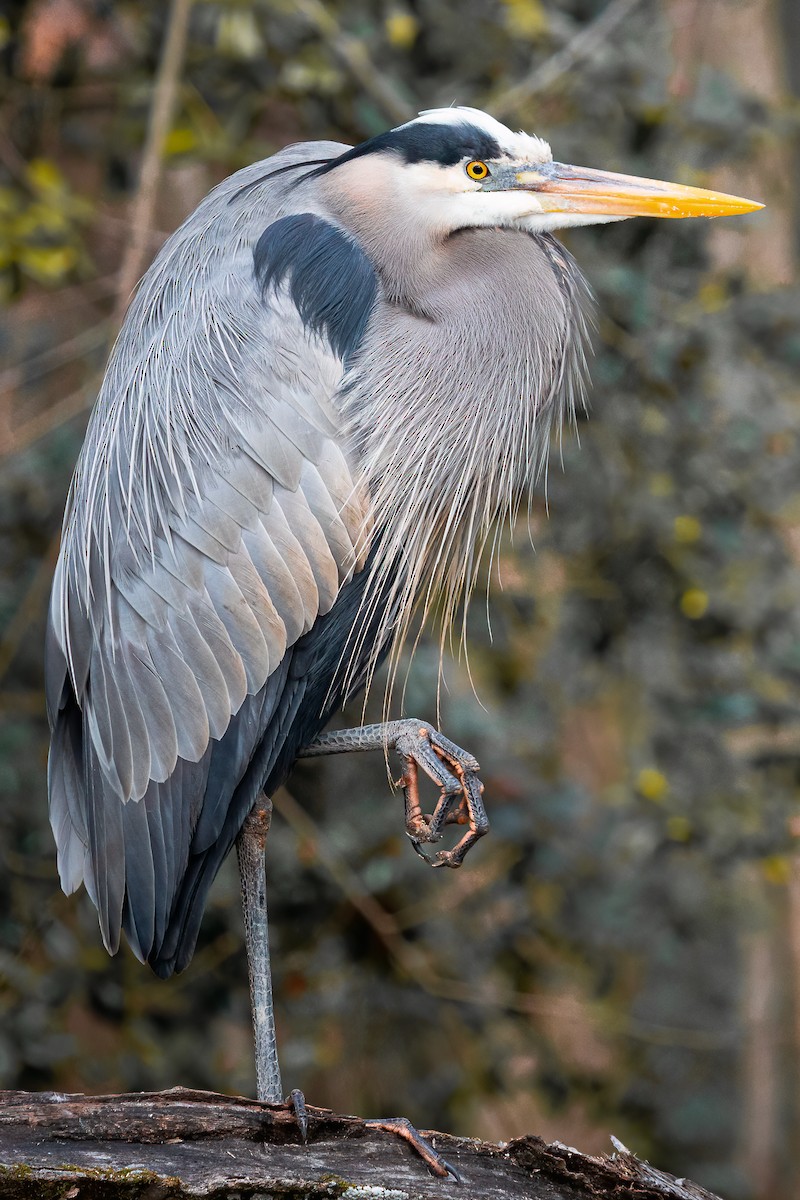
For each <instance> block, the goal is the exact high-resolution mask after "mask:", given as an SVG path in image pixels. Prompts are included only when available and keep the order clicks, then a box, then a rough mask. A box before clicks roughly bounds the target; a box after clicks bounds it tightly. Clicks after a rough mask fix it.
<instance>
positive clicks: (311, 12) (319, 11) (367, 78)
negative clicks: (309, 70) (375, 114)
mask: <svg viewBox="0 0 800 1200" xmlns="http://www.w3.org/2000/svg"><path fill="white" fill-rule="evenodd" d="M294 8H295V11H296V12H299V13H301V14H302V15H303V16H304V17H305V19H306V20H307V21H308V22H309V24H310V25H313V26H314V28H315V29H316V30H317V32H318V33H319V34H320V35H321V37H322V38H323V40H324V41H326V42H327V43H328V45H329V46H330V49H331V50H332V51H333V53H334V54H335V55H336V57H337V58H338V59H339V61H340V63H341V64H342V66H343V67H345V69H346V70H347V71H349V72H350V74H351V75H352V76H353V79H355V81H356V83H357V84H359V86H360V87H362V88H363V89H364V91H365V92H367V93H368V95H370V96H371V97H372V99H373V100H374V101H375V103H376V104H377V105H378V107H379V108H380V109H381V110H382V112H384V113H385V114H386V116H387V117H388V118H389V120H390V121H392V122H395V123H397V124H400V123H401V122H403V121H409V120H410V119H411V118H412V117H413V116H415V110H414V108H413V106H412V105H411V104H409V103H408V101H407V100H406V99H405V97H404V96H403V95H402V94H401V92H400V91H399V89H398V88H397V87H396V86H395V84H394V83H393V82H392V80H390V79H389V77H388V76H387V75H385V74H381V72H380V71H378V70H376V68H375V67H374V66H373V65H372V62H371V60H370V57H369V53H368V51H367V48H366V46H365V45H364V43H363V42H362V41H360V40H359V39H358V38H354V37H351V35H350V34H349V33H345V32H344V30H343V29H342V28H341V26H340V25H339V22H338V21H337V20H336V17H335V16H334V15H333V13H332V12H330V11H329V9H327V8H326V7H325V5H324V4H322V3H321V0H295V3H294Z"/></svg>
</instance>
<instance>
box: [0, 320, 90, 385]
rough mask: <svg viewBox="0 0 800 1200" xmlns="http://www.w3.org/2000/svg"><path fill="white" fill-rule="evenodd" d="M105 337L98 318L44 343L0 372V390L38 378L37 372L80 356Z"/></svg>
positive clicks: (42, 372)
mask: <svg viewBox="0 0 800 1200" xmlns="http://www.w3.org/2000/svg"><path fill="white" fill-rule="evenodd" d="M105 340H106V328H105V322H104V321H101V322H99V323H98V324H97V325H92V326H90V327H89V328H88V329H84V330H82V332H81V333H78V334H76V335H75V337H71V338H67V339H66V340H65V341H63V342H58V343H57V344H56V345H55V346H48V347H47V349H46V350H42V351H41V353H39V354H33V355H31V357H30V358H27V359H23V361H22V362H20V363H17V364H16V365H15V366H13V367H9V368H8V369H7V370H5V371H2V372H0V391H2V392H5V391H10V390H11V389H12V388H16V387H17V386H18V385H19V384H20V382H25V383H26V384H27V383H29V382H30V381H31V380H32V379H38V378H39V377H40V376H41V375H46V374H47V373H48V372H49V371H54V370H55V369H56V367H63V366H64V365H65V364H66V363H68V362H73V361H74V360H75V359H76V358H82V357H83V356H84V354H89V353H90V352H91V351H92V350H97V349H99V348H100V346H102V345H103V344H104V342H105Z"/></svg>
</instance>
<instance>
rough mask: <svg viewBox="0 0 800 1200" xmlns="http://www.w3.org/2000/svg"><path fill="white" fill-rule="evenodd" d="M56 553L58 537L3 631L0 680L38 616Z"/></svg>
mask: <svg viewBox="0 0 800 1200" xmlns="http://www.w3.org/2000/svg"><path fill="white" fill-rule="evenodd" d="M57 553H58V537H55V538H53V540H52V541H51V542H50V545H49V546H48V547H47V552H46V553H45V555H44V557H43V558H42V559H41V560H40V562H39V563H38V565H37V567H36V570H35V571H34V574H33V579H32V580H31V581H30V583H29V584H28V588H27V590H26V592H25V593H24V595H23V597H22V599H21V600H20V602H19V604H18V605H17V608H16V610H15V612H14V615H13V616H12V618H11V620H10V621H9V622H8V624H7V625H6V627H5V629H4V630H3V636H2V638H0V680H1V679H2V678H3V676H4V675H5V673H6V671H7V670H8V668H9V666H10V665H11V663H12V661H13V658H14V655H15V654H16V653H17V650H18V649H19V647H20V646H21V644H22V639H23V638H24V636H25V633H26V631H27V629H28V626H29V625H30V623H31V621H33V620H35V619H36V617H38V616H39V613H40V611H41V603H42V600H43V598H44V597H45V596H46V595H47V592H48V589H49V587H50V583H51V580H52V578H53V568H54V567H55V563H56V554H57Z"/></svg>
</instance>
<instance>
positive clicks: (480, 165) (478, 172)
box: [466, 159, 489, 179]
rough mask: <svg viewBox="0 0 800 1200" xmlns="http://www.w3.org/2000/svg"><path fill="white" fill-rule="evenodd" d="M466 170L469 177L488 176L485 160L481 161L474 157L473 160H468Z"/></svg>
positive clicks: (484, 177) (486, 177)
mask: <svg viewBox="0 0 800 1200" xmlns="http://www.w3.org/2000/svg"><path fill="white" fill-rule="evenodd" d="M466 171H467V174H468V175H469V177H470V179H488V178H489V168H488V167H487V165H486V163H485V162H481V161H480V160H479V159H475V160H474V161H473V162H468V163H467V167H466Z"/></svg>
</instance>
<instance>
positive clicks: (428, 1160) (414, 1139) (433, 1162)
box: [364, 1117, 464, 1183]
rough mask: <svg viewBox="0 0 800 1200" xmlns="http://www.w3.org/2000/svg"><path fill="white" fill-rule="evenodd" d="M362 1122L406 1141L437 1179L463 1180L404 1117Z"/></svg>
mask: <svg viewBox="0 0 800 1200" xmlns="http://www.w3.org/2000/svg"><path fill="white" fill-rule="evenodd" d="M364 1124H365V1125H366V1126H368V1128H370V1129H382V1130H383V1131H384V1133H394V1134H396V1135H397V1136H398V1137H401V1138H402V1139H403V1141H404V1142H408V1144H409V1146H411V1147H413V1149H414V1150H416V1152H417V1154H418V1155H419V1156H420V1158H421V1159H422V1161H423V1162H424V1163H425V1165H426V1166H427V1168H428V1170H429V1171H430V1173H431V1175H436V1176H438V1177H439V1179H448V1178H450V1179H453V1180H454V1181H455V1182H456V1183H463V1182H464V1180H463V1179H462V1178H461V1176H460V1175H459V1173H458V1171H457V1170H456V1169H455V1167H453V1166H451V1165H450V1163H449V1162H446V1161H445V1160H444V1159H443V1158H442V1156H441V1154H438V1153H437V1152H436V1151H435V1150H434V1148H433V1146H432V1145H431V1144H430V1142H429V1141H428V1140H427V1139H426V1138H424V1137H423V1136H422V1134H421V1133H420V1132H419V1131H418V1130H416V1129H415V1128H414V1126H413V1125H412V1124H411V1122H410V1121H409V1120H407V1118H406V1117H385V1118H380V1117H379V1118H377V1119H376V1120H372V1121H365V1122H364Z"/></svg>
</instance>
